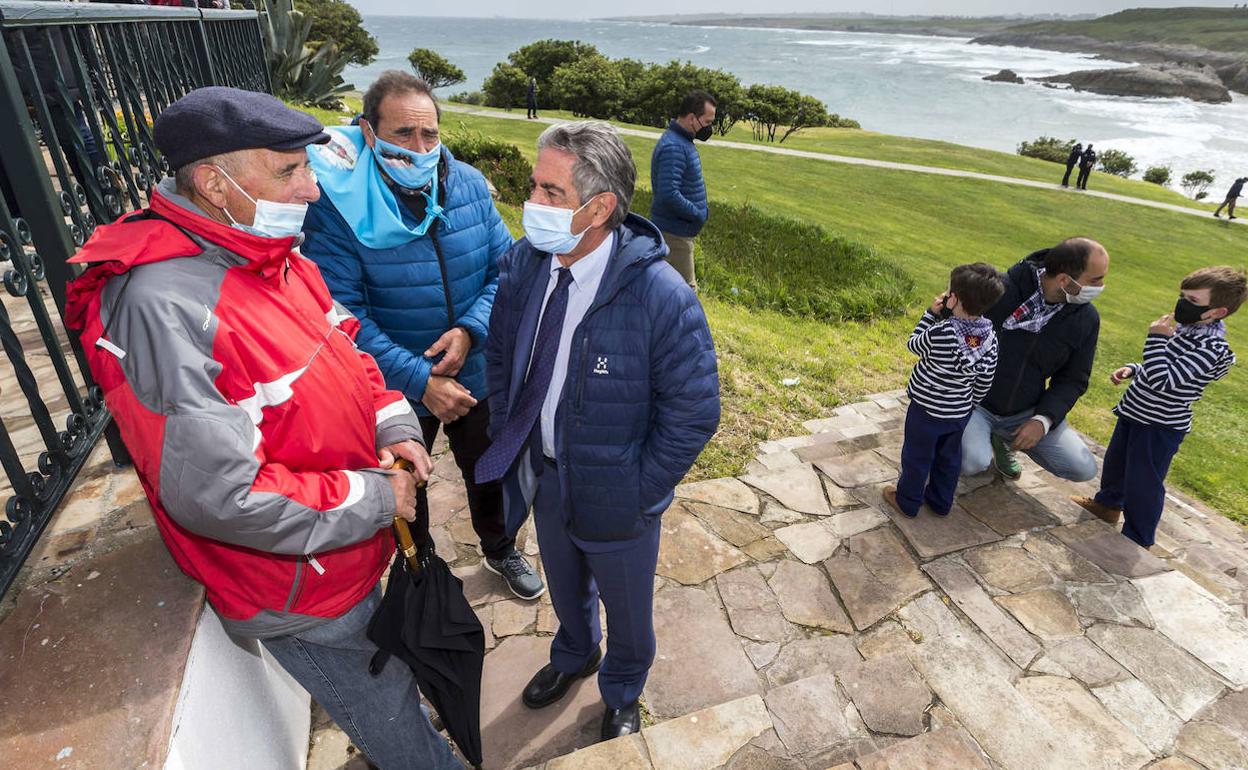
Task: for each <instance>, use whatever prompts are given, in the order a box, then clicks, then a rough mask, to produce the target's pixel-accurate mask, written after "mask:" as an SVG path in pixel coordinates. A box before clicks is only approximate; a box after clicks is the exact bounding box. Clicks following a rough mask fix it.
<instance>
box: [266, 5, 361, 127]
mask: <svg viewBox="0 0 1248 770" xmlns="http://www.w3.org/2000/svg"><path fill="white" fill-rule="evenodd" d="M263 7H264V15H263V22H262V24H261V29H262V30H263V31H264V38H265V41H264V42H265V48H266V49H267V54H268V64H269V75H270V77H271V78H272V81H273V92H274V95H275V96H278V97H280V98H282V99H286V100H287V101H292V102H296V103H298V104H306V105H309V106H313V107H326V108H329V109H337V108H339V107H341V106H342V103H341V101H340V97H341V96H342V95H343V94H344V93H346V92H347V91H349V90H351V85H350V84H349V83H345V82H343V80H342V70H343V68H344V67H346V66H347V63H348V62H349V61H350V56H349V55H347V54H344V53H342V52H340V51H339V50H338V46H337V45H336V44H335V43H334V42H333V41H332V40H327V41H325V42H323V43H320V44H319V45H312V44H310V43H309V42H308V34H309V33H310V31H311V29H312V20H311V19H309V18H307V17H305V16H304V15H303V14H302V13H300V12H299V11H296V10H295V9H294V6H293V4H292V0H263Z"/></svg>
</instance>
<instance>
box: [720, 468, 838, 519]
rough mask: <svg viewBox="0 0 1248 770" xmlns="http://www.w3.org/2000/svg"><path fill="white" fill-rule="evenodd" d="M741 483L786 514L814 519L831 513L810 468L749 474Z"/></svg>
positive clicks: (816, 477) (820, 486)
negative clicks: (767, 497) (765, 496)
mask: <svg viewBox="0 0 1248 770" xmlns="http://www.w3.org/2000/svg"><path fill="white" fill-rule="evenodd" d="M741 480H742V481H744V482H745V483H746V484H749V485H750V486H752V487H756V488H757V489H759V490H761V491H763V492H766V493H767V494H769V495H771V496H772V497H774V498H775V499H776V500H779V501H780V504H781V505H783V506H784V507H785V508H788V509H789V510H792V511H797V512H798V513H809V514H812V515H815V516H827V515H828V514H829V513H831V510H830V509H829V507H828V501H827V498H825V497H824V493H823V484H822V483H821V482H820V481H819V476H818V474H816V473H815V472H814V470H813V469H811V467H810V466H809V465H798V466H795V467H791V468H781V469H780V470H776V471H767V472H766V473H758V474H750V475H746V476H742V477H741Z"/></svg>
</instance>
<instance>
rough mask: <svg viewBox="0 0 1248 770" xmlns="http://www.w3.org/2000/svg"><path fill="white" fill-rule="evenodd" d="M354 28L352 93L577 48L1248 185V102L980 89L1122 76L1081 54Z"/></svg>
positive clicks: (728, 31) (416, 21)
mask: <svg viewBox="0 0 1248 770" xmlns="http://www.w3.org/2000/svg"><path fill="white" fill-rule="evenodd" d="M364 26H365V27H366V28H367V29H368V30H369V31H370V32H371V33H372V34H373V35H375V36H376V38H377V41H378V44H379V45H380V48H381V53H380V55H379V56H378V57H377V59H376V61H374V62H373V63H372V64H371V65H369V66H367V67H351V68H349V69H348V71H347V73H346V77H347V80H348V81H351V82H353V83H355V84H356V85H357V86H358V87H361V88H362V87H365V86H367V84H368V83H369V82H370V81H371V79H372V78H373V77H375V76H376V75H377V74H378V73H379V72H381V71H382V70H384V69H389V68H395V67H397V68H403V69H406V68H407V67H408V64H407V54H408V52H409V51H411V50H412V49H413V48H432V49H434V50H436V51H438V52H439V53H441V54H442V55H443V56H445V57H446V58H448V59H449V60H451V61H452V62H454V63H455V64H456V65H458V66H459V67H461V68H462V69H463V70H464V73H465V75H466V76H467V80H466V82H464V83H463V84H460V85H459V86H455V87H453V88H451V89H447V90H448V91H461V90H472V89H477V88H479V87H480V85H481V82H482V80H484V79H485V77H486V76H487V75H488V74H489V73H490V70H491V69H493V67H494V64H495V63H497V62H499V61H503V60H504V59H505V58H506V56H507V54H508V53H510V52H511V51H513V50H515V49H517V48H519V47H520V46H522V45H524V44H526V43H530V42H533V41H535V40H542V39H545V38H558V39H575V40H581V41H584V42H587V43H592V44H594V45H595V46H597V47H598V49H599V50H600V51H601V52H602V53H603V54H605V55H607V56H611V57H624V56H627V57H632V58H635V59H640V60H642V61H651V62H666V61H670V60H672V59H681V60H688V61H691V62H693V63H695V64H698V65H702V66H706V67H717V68H721V69H724V70H727V71H730V72H732V73H734V74H736V75H737V76H738V77H739V78H740V79H741V81H742V82H743V83H746V84H749V83H776V84H780V85H784V86H787V87H789V88H796V89H798V90H800V91H804V92H807V93H810V94H813V95H814V96H816V97H818V98H819V99H821V100H822V101H824V102H825V103H826V104H827V105H828V109H829V110H831V111H832V112H836V113H839V114H841V115H843V116H846V117H850V118H854V119H856V120H858V121H859V122H861V123H862V125H863V127H864V128H866V129H869V130H872V131H881V132H885V133H890V134H900V135H905V136H916V137H922V138H926V139H942V140H947V141H951V142H956V143H958V144H964V145H970V146H972V147H984V148H988V149H993V150H1004V151H1006V152H1013V151H1014V150H1015V149H1016V147H1017V146H1018V143H1019V142H1020V141H1022V140H1024V139H1032V138H1035V137H1037V136H1040V135H1049V136H1060V137H1067V138H1078V139H1079V140H1081V141H1083V142H1084V143H1087V142H1088V141H1091V142H1094V143H1095V144H1096V145H1097V147H1098V149H1105V148H1111V147H1112V148H1115V149H1121V150H1124V151H1126V152H1128V153H1130V154H1131V155H1133V156H1135V158H1136V162H1137V163H1138V165H1139V166H1140V168H1141V170H1142V169H1144V168H1146V167H1147V166H1151V165H1169V166H1170V167H1171V168H1172V169H1174V171H1175V179H1177V178H1178V177H1179V176H1181V175H1182V174H1183V173H1185V172H1187V171H1191V170H1193V169H1211V170H1213V171H1214V172H1215V175H1216V176H1217V179H1218V181H1217V183H1216V184H1215V185H1214V189H1212V190H1211V191H1210V193H1211V197H1218V196H1220V195H1221V194H1222V192H1223V188H1225V187H1227V186H1229V184H1230V182H1231V179H1232V178H1233V177H1235V176H1241V175H1245V174H1248V96H1239V95H1236V97H1235V101H1233V102H1232V103H1230V104H1221V105H1210V104H1198V103H1196V102H1191V101H1187V100H1183V99H1135V98H1124V97H1109V96H1098V95H1095V94H1081V93H1075V92H1073V91H1067V90H1058V89H1052V88H1046V87H1044V86H1041V85H1039V84H1032V83H1029V84H1026V85H1013V84H1007V83H989V82H986V81H983V80H982V79H981V78H982V77H983V76H984V75H990V74H993V73H995V72H997V71H998V70H1000V69H1003V68H1010V69H1013V70H1014V71H1016V72H1018V73H1019V74H1020V75H1023V76H1024V77H1037V76H1042V75H1056V74H1061V73H1065V72H1071V71H1074V70H1078V69H1090V68H1099V67H1118V66H1128V65H1126V64H1123V63H1121V62H1110V61H1103V60H1098V59H1095V58H1093V57H1090V56H1085V55H1081V54H1069V53H1060V52H1053V51H1040V50H1034V49H1029V48H1015V47H1005V46H982V45H971V44H970V42H969V41H968V40H966V39H958V38H934V37H921V36H915V35H881V34H870V33H855V32H808V31H794V30H774V29H746V28H724V27H676V26H670V25H664V24H647V23H637V22H606V21H542V20H532V19H448V18H421V17H414V16H365V17H364Z"/></svg>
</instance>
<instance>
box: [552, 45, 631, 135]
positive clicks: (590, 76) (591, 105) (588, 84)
mask: <svg viewBox="0 0 1248 770" xmlns="http://www.w3.org/2000/svg"><path fill="white" fill-rule="evenodd" d="M549 97H550V99H551V100H552V101H553V103H554V104H556V105H558V106H559V109H561V110H568V111H569V112H571V113H572V114H573V115H575V116H576V117H578V118H598V119H600V120H611V119H612V118H615V117H616V116H617V115H618V114H619V112H620V105H621V103H622V102H623V99H624V78H623V77H621V76H620V70H619V67H617V66H616V65H615V63H614V62H612V61H611V60H610V59H608V58H607V57H605V56H599V55H598V54H594V55H593V56H588V57H586V58H584V59H581V60H579V61H577V62H575V63H572V64H564V65H561V66H560V67H559V68H558V69H556V70H555V73H554V75H552V76H551V78H550V91H549Z"/></svg>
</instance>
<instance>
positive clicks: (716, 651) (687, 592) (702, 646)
mask: <svg viewBox="0 0 1248 770" xmlns="http://www.w3.org/2000/svg"><path fill="white" fill-rule="evenodd" d="M654 627H655V635H656V636H657V637H658V655H657V657H656V658H655V661H654V666H653V667H652V668H651V669H650V678H649V679H648V680H647V682H646V693H645V698H646V702H647V703H648V704H649V706H650V711H651V712H652V713H653V714H654V715H655V716H657V717H659V718H662V719H670V718H672V717H678V716H683V715H684V714H688V713H690V712H693V711H697V710H699V709H703V708H707V707H709V706H714V705H716V704H719V703H723V702H725V701H729V700H735V699H737V698H741V697H745V696H749V695H754V694H757V693H759V692H760V687H759V682H758V677H757V676H756V675H755V673H754V666H753V664H751V663H750V661H749V658H747V657H746V655H745V652H744V651H742V649H741V644H740V642H739V641H738V640H737V636H736V635H735V634H733V632H732V628H731V627H730V626H729V625H728V621H727V620H726V619H725V618H724V616H723V615H722V614H721V610H720V608H719V606H718V605H717V604H716V602H715V600H714V599H712V598H711V596H710V595H709V594H708V593H707V592H706V591H703V590H701V589H699V588H685V587H679V586H673V587H669V588H665V589H664V590H662V591H660V592H659V593H657V594H656V595H655V597H654Z"/></svg>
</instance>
